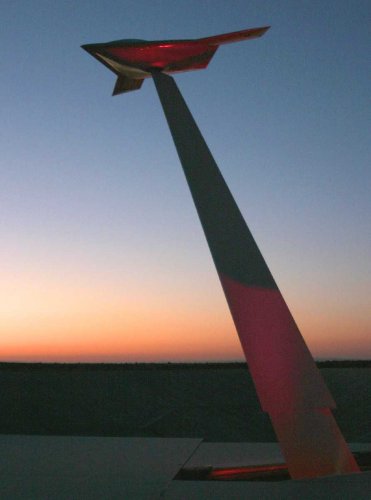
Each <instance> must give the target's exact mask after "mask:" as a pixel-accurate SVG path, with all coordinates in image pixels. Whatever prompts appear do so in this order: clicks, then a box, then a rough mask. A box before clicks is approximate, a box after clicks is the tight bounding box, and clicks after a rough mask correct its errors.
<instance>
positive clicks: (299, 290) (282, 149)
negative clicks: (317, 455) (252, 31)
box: [0, 0, 371, 355]
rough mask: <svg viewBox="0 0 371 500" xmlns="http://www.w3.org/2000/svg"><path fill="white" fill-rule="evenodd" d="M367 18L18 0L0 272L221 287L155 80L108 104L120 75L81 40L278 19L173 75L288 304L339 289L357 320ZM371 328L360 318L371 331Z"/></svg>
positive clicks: (9, 74)
mask: <svg viewBox="0 0 371 500" xmlns="http://www.w3.org/2000/svg"><path fill="white" fill-rule="evenodd" d="M370 14H371V4H370V2H368V1H366V0H365V1H362V0H359V1H357V0H355V1H352V2H349V1H345V0H337V1H335V0H328V1H326V2H323V1H319V0H311V1H304V0H303V1H301V2H298V1H297V0H286V1H280V0H268V1H264V0H259V1H246V0H231V1H228V2H226V1H220V0H205V1H202V0H201V1H200V0H197V1H196V0H187V1H174V0H163V1H156V0H154V1H148V0H147V1H145V0H136V1H130V0H126V1H122V0H120V1H110V0H106V1H104V2H101V1H91V0H89V1H86V0H80V1H79V2H72V1H67V0H60V1H58V2H50V1H46V0H38V1H37V2H36V1H35V2H26V1H14V2H7V4H6V6H3V7H2V12H1V17H2V29H1V32H0V40H1V46H2V48H3V52H2V58H1V61H2V64H1V66H2V68H1V75H2V76H1V79H0V97H1V113H2V116H3V119H2V124H3V125H2V130H1V134H0V150H1V155H0V169H1V200H2V201H1V212H0V224H1V237H2V249H1V250H0V256H1V257H2V260H3V262H4V263H5V270H6V272H8V273H10V274H11V273H12V272H14V273H17V272H18V271H19V270H22V269H24V270H27V269H31V268H32V269H33V271H35V270H36V271H35V272H36V274H37V272H40V273H42V274H44V275H45V274H46V275H48V276H49V275H53V276H54V279H55V280H58V276H59V274H58V273H60V275H61V277H62V276H64V277H65V276H66V274H67V275H68V273H70V276H71V279H73V280H77V281H78V280H81V281H84V280H85V283H88V282H89V279H93V278H91V276H95V277H96V281H95V282H94V286H95V285H96V284H97V283H105V284H106V286H107V287H112V286H117V287H118V288H119V287H120V286H121V285H120V283H122V281H123V280H124V279H125V278H124V276H125V273H128V272H134V271H132V269H133V268H137V269H141V273H139V274H138V275H136V277H135V279H138V280H139V281H140V280H143V282H144V283H146V284H147V285H148V282H147V281H146V280H150V279H151V278H149V276H152V277H153V278H152V279H153V280H157V281H158V280H159V281H158V287H159V290H162V288H161V286H163V287H164V290H165V289H166V290H167V291H168V290H169V289H170V288H167V287H168V283H167V280H169V282H174V283H175V284H176V283H178V284H179V283H180V282H182V280H183V279H184V280H185V281H186V282H187V286H189V290H190V294H191V293H192V286H193V285H192V283H194V282H198V280H199V277H200V276H202V277H203V279H204V283H205V290H209V289H210V290H211V289H212V290H214V289H215V290H216V288H217V287H218V286H219V285H218V284H217V282H216V279H215V277H214V274H213V270H212V263H211V259H210V257H209V255H208V250H207V247H206V244H205V241H204V238H203V236H202V232H201V229H200V226H199V222H198V220H197V217H196V212H195V210H194V208H193V206H192V202H191V198H190V195H189V193H188V192H187V186H186V183H185V181H184V178H183V174H182V172H181V168H180V165H179V161H178V159H177V156H176V152H175V148H174V146H173V144H172V141H171V136H170V133H169V131H168V129H167V125H166V122H165V119H164V116H163V114H162V110H161V107H160V104H159V101H158V98H157V95H156V92H155V88H154V85H153V82H152V81H150V80H148V81H145V82H144V85H143V87H142V89H141V90H140V91H137V92H132V93H129V94H126V95H125V94H124V95H122V96H118V97H114V98H112V97H111V92H112V88H113V85H114V81H115V76H114V75H113V73H111V72H110V71H108V70H107V69H106V68H105V67H104V66H102V65H100V64H99V63H98V62H97V61H95V60H94V59H93V58H92V57H90V56H89V55H88V54H86V53H85V52H84V51H83V50H81V49H80V45H82V44H86V43H95V42H107V41H110V40H114V39H120V38H140V39H148V40H155V39H176V38H198V37H204V36H211V35H215V34H219V33H225V32H229V31H237V30H241V29H244V28H250V27H251V28H252V27H258V26H265V25H271V29H270V30H269V31H268V32H267V34H266V35H265V36H264V37H263V38H261V39H257V40H253V41H249V42H243V43H236V44H231V45H225V46H222V47H220V48H219V50H218V52H217V53H216V54H215V56H214V58H213V60H212V62H211V64H210V66H209V68H208V69H207V70H205V71H199V72H189V73H184V74H180V75H178V76H177V77H176V80H177V83H178V85H179V87H180V89H181V91H182V93H183V95H184V97H185V99H186V101H187V103H188V105H189V107H190V109H191V111H192V113H193V114H194V116H195V119H196V121H197V122H198V124H199V126H200V129H201V130H202V132H203V133H204V136H205V139H206V141H207V142H208V145H209V146H210V149H211V151H212V152H213V154H214V156H215V159H216V161H217V163H218V165H219V167H220V169H221V171H222V173H223V175H224V176H225V178H226V180H227V182H228V184H229V186H230V188H231V190H232V192H233V193H234V195H235V197H236V200H237V202H238V204H239V206H240V208H241V211H242V213H243V214H244V216H245V218H246V221H247V223H248V225H249V226H250V228H251V230H252V232H253V234H254V235H255V237H256V239H257V242H258V244H259V246H260V247H261V249H262V251H263V254H264V255H265V257H266V260H267V262H268V264H269V266H270V268H271V270H272V272H273V274H274V276H275V277H276V278H277V281H278V284H279V285H280V286H281V288H282V290H283V292H284V295H285V296H286V298H287V299H288V302H289V304H290V300H292V299H294V298H297V297H299V298H300V301H301V302H302V303H305V302H306V301H307V303H308V304H310V305H308V309H307V310H306V314H307V315H310V314H311V310H313V314H315V313H316V310H315V308H316V304H317V307H318V308H319V309H318V311H320V310H321V311H322V309H321V307H323V306H321V303H323V301H328V304H329V307H330V308H332V310H333V311H335V310H336V311H339V314H343V313H344V310H346V309H347V308H349V311H348V312H349V315H353V314H354V316H355V317H356V316H357V317H358V316H362V317H363V318H364V315H365V314H366V312H367V311H369V309H368V308H369V307H370V306H371V304H370V302H371V300H370V297H371V267H370V250H371V224H370V216H371V194H370V193H371V169H370V27H369V22H370ZM160 276H167V278H160ZM169 276H171V278H170V277H169ZM89 277H90V278H89ZM196 278H197V280H196ZM161 279H163V282H161ZM86 280H87V281H86ZM92 286H93V285H92ZM5 293H6V290H5V291H4V294H5ZM164 293H165V292H164ZM208 293H209V292H208V291H206V292H205V294H206V295H207V294H208ZM215 293H219V291H218V292H215ZM294 308H295V307H294ZM350 308H352V309H351V310H350ZM354 308H355V309H354ZM340 311H341V312H340ZM294 312H295V311H294ZM362 321H364V319H363V320H362ZM299 323H300V321H299ZM366 323H367V324H366ZM366 323H364V322H363V323H362V325H360V326H359V328H360V329H361V330H362V329H363V330H362V331H363V332H366V330H367V332H368V333H370V324H371V323H370V318H368V322H366ZM362 335H365V333H363V334H362ZM335 350H336V349H335ZM369 354H370V355H371V352H370V353H369Z"/></svg>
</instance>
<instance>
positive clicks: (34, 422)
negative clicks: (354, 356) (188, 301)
mask: <svg viewBox="0 0 371 500" xmlns="http://www.w3.org/2000/svg"><path fill="white" fill-rule="evenodd" d="M319 366H320V369H321V372H322V374H323V377H324V379H325V381H326V383H327V384H328V386H329V389H330V391H331V392H332V394H333V396H334V398H335V401H336V402H337V406H338V407H337V410H335V412H334V414H335V418H336V419H337V422H338V424H339V426H340V428H341V430H342V432H343V433H344V436H345V438H346V440H347V441H349V442H371V426H370V421H371V391H370V387H371V362H370V361H358V362H355V361H340V362H336V361H335V362H334V361H328V362H321V363H319ZM0 402H1V408H2V411H1V413H0V433H2V434H45V435H85V436H128V437H129V436H154V437H200V438H204V439H205V440H206V441H256V442H266V441H275V436H274V433H273V430H272V427H271V424H270V421H269V418H268V416H267V415H266V414H265V413H263V412H262V411H261V410H260V406H259V403H258V400H257V396H256V393H255V389H254V386H253V383H252V380H251V377H250V375H249V372H248V370H247V368H246V364H245V363H203V364H189V363H188V364H172V363H168V364H140V363H138V364H42V363H40V364H33V363H29V364H28V363H0Z"/></svg>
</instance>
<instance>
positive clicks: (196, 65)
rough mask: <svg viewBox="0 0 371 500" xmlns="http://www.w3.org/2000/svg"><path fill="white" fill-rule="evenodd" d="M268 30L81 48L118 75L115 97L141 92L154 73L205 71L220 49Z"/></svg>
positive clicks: (257, 29) (264, 28) (130, 41)
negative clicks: (194, 38) (143, 85)
mask: <svg viewBox="0 0 371 500" xmlns="http://www.w3.org/2000/svg"><path fill="white" fill-rule="evenodd" d="M268 29H269V26H264V27H262V28H251V29H246V30H242V31H235V32H233V33H226V34H224V35H217V36H211V37H207V38H198V39H196V40H159V41H146V40H131V39H128V40H114V41H112V42H107V43H94V44H88V45H82V48H83V49H84V50H86V51H87V52H88V53H89V54H91V55H92V56H93V57H95V58H96V59H97V60H98V61H99V62H101V63H102V64H104V65H105V66H107V68H109V69H110V70H111V71H113V72H114V73H115V74H116V75H117V81H116V85H115V88H114V89H113V94H112V95H117V94H122V93H124V92H130V91H131V90H138V89H140V87H141V86H142V83H143V80H144V79H145V78H150V77H151V76H152V73H153V72H154V71H162V72H164V73H167V74H171V73H180V72H182V71H191V70H196V69H204V68H206V67H207V65H208V64H209V62H210V60H211V58H212V57H213V55H214V54H215V52H216V51H217V49H218V47H219V45H224V44H226V43H232V42H240V41H242V40H251V39H253V38H258V37H260V36H262V35H264V33H265V32H266V31H267V30H268Z"/></svg>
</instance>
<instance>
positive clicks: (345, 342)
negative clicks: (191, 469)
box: [0, 273, 371, 362]
mask: <svg viewBox="0 0 371 500" xmlns="http://www.w3.org/2000/svg"><path fill="white" fill-rule="evenodd" d="M147 285H148V286H147V288H145V287H144V286H143V287H142V286H140V285H139V284H138V283H137V282H135V280H134V281H133V280H130V282H127V283H126V286H125V288H122V289H120V288H118V287H114V286H111V287H108V286H107V284H104V283H100V282H97V281H95V282H89V281H87V280H86V278H85V279H83V278H81V279H80V281H79V282H78V284H76V282H74V281H73V280H71V279H68V278H65V279H61V277H60V276H58V277H55V278H54V279H52V278H51V277H50V276H46V275H44V276H40V274H38V275H35V274H34V273H29V274H28V275H27V273H20V274H19V275H18V276H15V275H8V276H3V280H2V284H1V286H0V330H1V332H2V337H1V340H0V361H25V362H38V361H40V362H156V361H157V362H167V361H173V362H182V361H195V362H198V361H200V362H201V361H235V360H242V359H244V357H243V354H242V350H241V347H240V344H239V340H238V337H237V333H236V331H235V328H234V325H233V322H232V319H231V317H230V314H229V311H228V308H227V305H226V302H225V299H224V297H223V295H222V292H221V289H220V288H218V285H217V284H216V286H215V288H214V283H213V282H212V283H211V285H212V286H210V283H205V284H203V285H202V287H201V288H205V289H208V290H209V293H207V294H205V293H204V292H202V290H201V289H195V290H194V291H193V293H190V290H184V289H183V290H179V289H177V286H176V284H175V285H174V290H172V288H171V285H169V286H168V288H167V289H164V288H161V287H160V286H159V287H158V288H157V289H156V280H152V281H150V282H147ZM172 292H173V293H172ZM290 302H291V304H290ZM288 303H289V305H291V306H292V307H291V310H292V312H293V314H294V317H295V319H296V320H297V323H298V325H299V328H300V330H301V332H302V334H303V336H304V338H305V340H306V341H307V343H308V345H309V348H310V349H311V351H312V353H313V355H314V356H315V357H320V358H363V359H365V358H368V357H370V355H371V353H370V342H369V332H370V322H369V320H368V319H367V318H368V315H367V307H366V306H367V304H366V303H365V304H364V305H362V304H361V305H360V306H359V307H358V309H357V308H355V311H354V312H353V311H352V307H355V306H354V304H353V305H350V306H349V310H344V308H342V309H340V308H339V307H335V305H333V306H332V307H331V306H330V307H329V305H328V304H326V303H323V304H318V303H316V300H315V297H314V296H313V297H312V299H310V297H309V298H308V300H307V302H306V303H305V304H304V305H303V303H300V302H299V298H296V299H295V298H294V299H293V298H292V297H289V300H288ZM314 309H315V314H313V313H312V311H313V310H314Z"/></svg>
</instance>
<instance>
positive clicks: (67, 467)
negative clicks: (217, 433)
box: [0, 435, 201, 500]
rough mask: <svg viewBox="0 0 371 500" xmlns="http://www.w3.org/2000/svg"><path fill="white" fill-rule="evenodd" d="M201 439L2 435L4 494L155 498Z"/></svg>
mask: <svg viewBox="0 0 371 500" xmlns="http://www.w3.org/2000/svg"><path fill="white" fill-rule="evenodd" d="M200 441H201V440H199V439H160V438H114V437H75V436H72V437H71V436H8V435H2V436H0V498H1V500H3V499H4V500H17V499H22V500H29V499H30V500H33V499H35V500H36V499H37V500H43V499H48V500H49V499H53V500H54V499H57V500H62V499H63V500H67V499H68V500H77V499H84V500H95V499H100V500H103V499H104V500H108V499H125V500H131V499H133V500H137V499H138V500H141V499H143V500H144V499H150V500H152V499H156V498H159V496H160V493H161V491H163V490H164V488H165V487H166V485H167V484H168V483H169V482H170V481H171V480H172V478H173V477H174V476H175V475H176V473H177V472H178V470H179V469H180V468H181V467H182V466H183V464H184V462H185V461H186V460H187V459H188V457H189V456H190V455H191V454H192V453H193V451H194V450H195V448H197V446H198V445H199V443H200Z"/></svg>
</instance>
